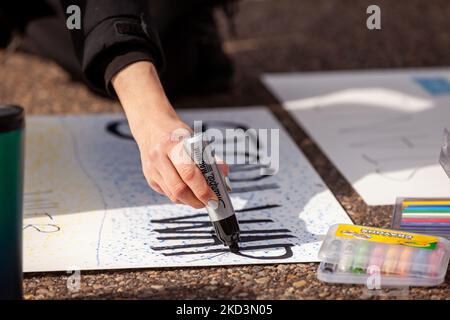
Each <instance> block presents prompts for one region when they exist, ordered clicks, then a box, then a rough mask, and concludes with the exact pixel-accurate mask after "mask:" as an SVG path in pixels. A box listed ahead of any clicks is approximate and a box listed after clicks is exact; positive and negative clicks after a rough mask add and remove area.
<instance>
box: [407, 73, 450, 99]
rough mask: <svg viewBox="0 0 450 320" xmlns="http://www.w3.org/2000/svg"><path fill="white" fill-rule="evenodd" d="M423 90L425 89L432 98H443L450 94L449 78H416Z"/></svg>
mask: <svg viewBox="0 0 450 320" xmlns="http://www.w3.org/2000/svg"><path fill="white" fill-rule="evenodd" d="M414 81H415V82H417V83H418V84H419V85H420V86H421V87H422V88H423V89H425V90H426V91H427V92H428V93H429V94H431V95H432V96H441V95H447V94H450V82H449V80H448V79H447V78H443V77H432V78H429V77H427V78H423V77H420V78H414Z"/></svg>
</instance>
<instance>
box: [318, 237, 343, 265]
mask: <svg viewBox="0 0 450 320" xmlns="http://www.w3.org/2000/svg"><path fill="white" fill-rule="evenodd" d="M341 248H342V242H341V241H340V240H338V239H334V240H333V241H331V243H330V245H329V248H328V250H329V252H331V254H330V255H329V256H327V262H325V263H323V265H322V269H323V271H325V272H330V273H333V272H335V271H336V269H337V262H338V260H339V255H340V253H341ZM329 261H332V262H329Z"/></svg>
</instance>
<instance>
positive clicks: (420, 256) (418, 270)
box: [410, 249, 430, 275]
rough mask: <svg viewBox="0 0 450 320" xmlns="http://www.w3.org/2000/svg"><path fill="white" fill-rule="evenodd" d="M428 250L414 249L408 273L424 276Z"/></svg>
mask: <svg viewBox="0 0 450 320" xmlns="http://www.w3.org/2000/svg"><path fill="white" fill-rule="evenodd" d="M429 254H430V252H429V250H426V249H416V252H415V256H414V259H413V264H412V266H411V270H410V272H411V273H412V274H418V275H424V274H426V273H427V263H428V257H429Z"/></svg>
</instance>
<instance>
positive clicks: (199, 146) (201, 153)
mask: <svg viewBox="0 0 450 320" xmlns="http://www.w3.org/2000/svg"><path fill="white" fill-rule="evenodd" d="M184 148H185V150H186V152H187V153H188V155H189V156H190V157H191V159H192V160H193V161H194V162H195V164H196V165H197V167H198V168H199V169H200V171H201V172H202V174H203V177H205V180H206V182H207V183H208V185H209V187H210V188H211V190H212V191H213V192H214V193H215V194H216V196H217V199H218V207H217V208H213V207H211V206H206V209H207V210H208V214H209V218H210V220H211V222H212V224H213V226H214V230H215V232H216V235H217V238H219V240H220V241H222V243H223V244H224V245H226V246H228V247H230V250H231V252H238V251H239V245H238V241H239V232H240V231H239V224H238V221H237V219H236V214H235V212H234V208H233V205H232V204H231V200H230V197H229V195H228V192H227V187H226V184H225V182H224V178H223V177H222V174H221V172H220V170H219V167H218V166H217V163H216V161H215V158H214V150H213V148H212V146H211V141H210V140H209V139H208V137H207V136H206V134H202V133H199V134H194V135H193V136H192V137H190V138H187V139H185V140H184Z"/></svg>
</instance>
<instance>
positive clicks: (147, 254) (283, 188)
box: [24, 108, 351, 272]
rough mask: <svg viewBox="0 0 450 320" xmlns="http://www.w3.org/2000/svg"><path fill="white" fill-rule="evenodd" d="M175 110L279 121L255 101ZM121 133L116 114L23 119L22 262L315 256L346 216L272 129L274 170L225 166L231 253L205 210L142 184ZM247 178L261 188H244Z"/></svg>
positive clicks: (59, 264) (45, 265)
mask: <svg viewBox="0 0 450 320" xmlns="http://www.w3.org/2000/svg"><path fill="white" fill-rule="evenodd" d="M181 114H182V116H183V118H184V119H185V120H186V121H187V122H188V123H192V122H193V121H194V120H204V121H206V123H207V124H208V125H209V126H211V127H215V126H217V125H219V123H217V121H221V122H223V121H226V122H231V123H235V124H236V125H242V124H243V125H246V126H249V127H252V128H279V127H280V125H279V123H278V122H277V121H276V120H275V118H274V117H273V116H272V115H271V113H270V112H269V111H267V110H266V109H264V108H242V109H240V110H239V111H238V110H236V109H228V110H225V109H223V110H207V111H199V110H189V111H182V112H181ZM228 125H230V124H229V123H228ZM107 128H109V131H108V130H107ZM111 132H116V133H119V135H121V136H122V137H120V136H118V135H117V134H112V133H111ZM127 136H129V128H128V126H127V124H126V121H125V120H124V118H123V116H122V115H120V114H103V115H81V116H75V115H71V116H62V117H56V116H35V117H29V118H28V119H27V136H26V139H27V140H26V146H27V148H26V153H27V157H26V179H25V181H26V187H25V201H24V204H25V219H24V270H25V272H36V271H64V270H86V269H114V268H142V267H174V266H211V265H238V264H258V263H283V262H310V261H317V253H318V249H319V246H320V243H321V242H320V241H321V239H322V236H323V235H324V234H325V233H326V231H327V230H328V227H329V226H330V225H333V224H335V223H351V221H350V219H349V218H348V216H347V215H346V213H345V212H344V210H343V209H342V208H341V207H340V205H339V204H338V202H337V201H336V199H335V198H334V196H333V195H332V194H331V193H330V191H329V190H328V189H327V188H326V187H325V185H324V183H323V182H322V180H321V179H320V177H319V176H318V175H317V173H316V172H315V171H314V170H313V168H312V167H311V165H310V164H309V163H308V162H307V160H306V159H305V157H304V156H303V154H302V153H301V152H300V151H299V149H298V148H297V147H296V146H295V144H294V143H293V141H292V140H291V138H290V137H289V136H288V135H287V134H286V133H285V131H284V130H281V132H280V138H281V147H280V156H281V163H280V170H279V172H278V173H277V174H276V175H275V176H269V177H266V178H263V179H260V180H258V179H254V178H257V177H258V175H259V170H251V167H245V166H244V167H240V168H237V167H235V168H232V170H231V174H230V177H231V180H232V185H233V193H232V194H231V197H232V201H233V204H234V206H235V209H236V210H237V216H238V219H239V221H240V227H241V230H242V235H241V237H242V242H241V248H242V253H243V255H235V254H231V253H229V252H228V251H227V250H226V249H225V247H224V246H223V245H221V244H219V243H217V242H215V240H214V238H213V236H212V228H211V224H210V222H209V219H208V216H207V214H206V210H195V209H192V208H190V207H187V206H181V205H173V204H171V203H169V201H168V200H167V199H166V198H165V197H163V196H160V195H159V194H157V193H155V192H153V191H152V190H150V189H149V187H148V186H147V184H146V181H145V179H144V177H143V175H142V173H141V168H140V158H139V153H138V149H137V146H136V144H135V143H134V141H132V140H130V139H127V138H126V137H127ZM242 170H244V171H242ZM236 179H246V180H248V181H241V182H236V181H235V182H233V180H236ZM252 179H253V180H255V181H252ZM256 186H259V187H260V189H261V190H259V191H247V192H245V191H246V190H245V188H253V187H256ZM258 208H259V209H258ZM252 248H253V249H252Z"/></svg>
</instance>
